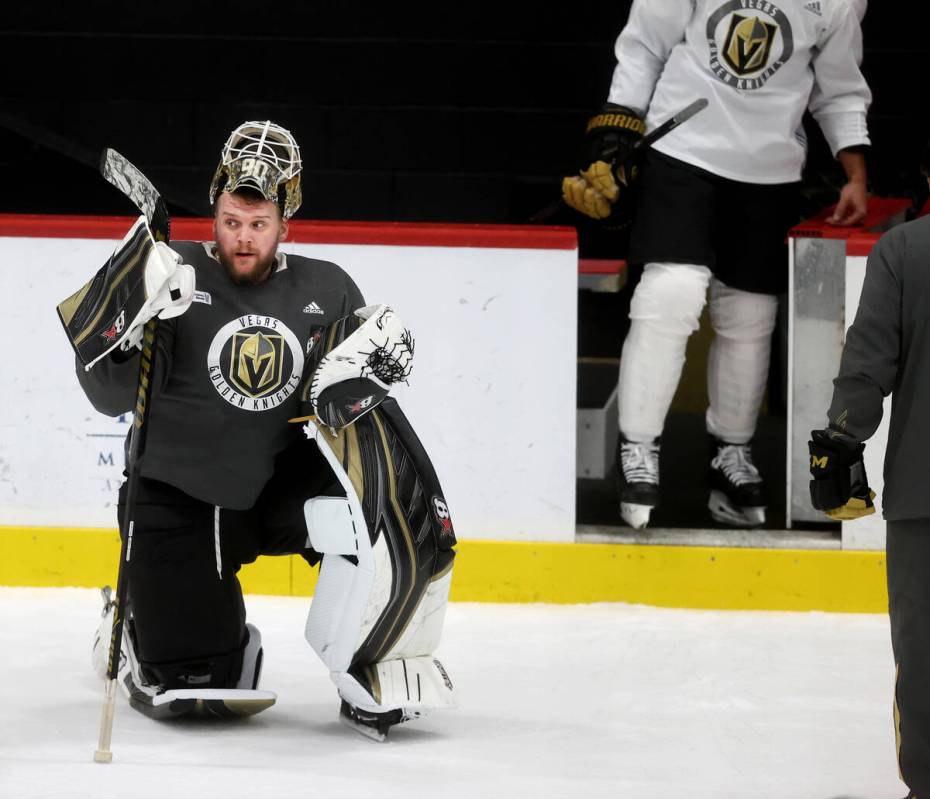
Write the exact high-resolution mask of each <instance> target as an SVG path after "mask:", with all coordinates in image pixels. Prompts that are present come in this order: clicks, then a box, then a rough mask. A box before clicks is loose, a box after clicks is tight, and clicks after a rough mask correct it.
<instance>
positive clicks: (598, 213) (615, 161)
mask: <svg viewBox="0 0 930 799" xmlns="http://www.w3.org/2000/svg"><path fill="white" fill-rule="evenodd" d="M645 130H646V126H645V124H644V123H643V120H642V118H641V117H640V116H639V114H637V113H636V112H635V111H632V110H631V109H629V108H626V107H625V106H622V105H615V104H614V103H607V105H605V106H604V108H603V109H602V110H601V112H600V113H599V114H597V115H596V116H594V117H592V118H591V119H590V120H589V121H588V125H587V128H586V134H587V137H586V146H585V151H586V152H585V157H584V159H583V163H584V164H585V167H584V168H583V169H582V170H581V171H580V172H579V174H578V175H571V176H569V177H566V178H563V179H562V199H563V200H565V203H566V204H567V205H569V206H570V207H572V208H574V209H575V210H576V211H580V212H581V213H583V214H584V215H585V216H589V217H591V218H592V219H608V218H609V219H610V220H611V222H612V226H616V227H621V226H622V225H623V224H626V223H628V222H629V219H630V210H631V204H630V202H629V199H630V196H629V195H630V192H629V189H630V187H631V185H632V183H633V181H634V180H635V178H636V165H635V164H626V163H624V160H625V159H626V157H627V156H628V155H629V153H630V151H631V150H632V149H633V147H634V145H635V144H636V142H638V141H639V140H640V139H641V138H642V137H643V133H644V132H645Z"/></svg>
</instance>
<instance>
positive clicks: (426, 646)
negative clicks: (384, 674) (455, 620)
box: [385, 570, 452, 660]
mask: <svg viewBox="0 0 930 799" xmlns="http://www.w3.org/2000/svg"><path fill="white" fill-rule="evenodd" d="M451 585H452V571H451V570H450V571H448V572H446V574H445V575H443V576H442V577H441V578H440V579H438V580H434V581H433V582H431V583H430V585H429V588H427V589H426V593H425V594H424V595H423V599H421V600H420V604H419V605H418V606H417V609H416V611H415V612H414V615H413V618H412V619H411V620H410V623H409V624H408V625H407V629H405V630H404V633H403V635H401V637H400V638H399V639H398V640H397V643H396V644H395V645H394V646H393V647H391V649H390V650H389V651H388V653H387V656H386V657H385V660H392V659H394V658H408V657H418V656H422V655H431V654H432V653H433V652H435V651H436V649H438V647H439V639H440V638H441V637H442V626H443V622H444V620H445V617H446V606H447V605H448V604H449V588H450V587H451Z"/></svg>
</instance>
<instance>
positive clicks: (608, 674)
mask: <svg viewBox="0 0 930 799" xmlns="http://www.w3.org/2000/svg"><path fill="white" fill-rule="evenodd" d="M247 606H248V609H249V618H250V620H251V621H252V622H254V623H255V624H257V625H258V627H259V628H260V629H261V631H262V637H263V641H264V645H265V672H264V677H263V680H262V687H265V688H269V689H271V690H274V691H276V692H277V693H278V704H277V705H276V706H275V707H273V708H271V709H270V710H268V711H266V712H265V713H263V714H262V715H260V716H256V717H253V718H251V719H248V720H244V721H236V722H217V721H213V722H210V721H200V722H196V721H174V722H155V721H152V720H150V719H148V718H146V717H144V716H141V715H140V714H138V713H136V712H135V711H133V710H132V709H130V708H129V706H128V704H127V703H126V702H125V700H123V698H122V696H121V697H120V701H119V704H118V707H117V714H116V722H115V726H114V731H113V752H114V760H113V763H112V764H110V765H101V764H96V763H94V762H92V756H93V752H94V749H95V747H96V743H97V732H98V725H99V715H100V706H101V699H102V694H103V686H102V683H101V682H100V681H98V679H97V678H96V676H95V675H94V673H93V672H92V670H91V667H90V645H91V639H92V636H93V631H94V629H95V628H96V625H97V620H98V613H99V607H100V602H99V593H98V592H96V591H91V590H83V589H13V588H2V589H0V708H2V715H0V797H2V799H31V798H32V797H43V798H45V797H74V798H75V799H79V798H80V797H93V799H102V798H103V797H113V799H130V797H132V798H133V799H135V797H142V798H143V799H146V798H147V797H152V799H173V797H193V798H194V799H206V798H207V797H223V798H224V799H227V798H235V799H238V798H239V797H248V799H254V798H255V797H259V798H260V797H310V798H311V799H343V797H346V798H349V799H351V798H352V797H377V799H394V798H395V797H396V798H397V799H400V798H401V797H403V798H404V799H412V797H425V799H432V798H433V797H441V798H443V799H446V798H448V799H494V798H496V797H514V798H515V799H516V798H518V797H531V798H532V799H548V798H549V797H552V798H553V799H554V798H555V797H559V798H560V799H561V798H562V797H564V798H565V799H576V798H578V799H583V798H584V797H611V799H640V798H642V799H683V798H684V797H687V798H688V799H695V798H703V797H707V799H729V798H730V797H732V798H733V799H737V798H738V799H756V797H767V798H768V797H771V798H772V799H783V798H785V799H787V798H789V797H790V798H796V799H839V798H840V797H843V798H844V799H847V798H849V799H859V798H860V797H861V799H866V798H868V799H899V797H901V796H902V795H903V794H904V793H905V790H904V789H903V788H902V786H901V783H899V782H898V779H897V768H896V765H895V754H894V731H893V727H892V716H891V696H892V684H893V679H894V666H893V663H892V657H891V651H890V642H889V634H888V622H887V619H886V618H885V617H883V616H878V615H875V616H868V615H832V614H822V613H809V614H802V613H761V612H713V611H688V610H662V609H654V608H645V607H636V606H627V605H618V604H602V605H583V606H547V605H480V604H453V605H451V606H450V608H449V612H448V616H447V620H446V629H445V635H444V638H443V642H442V646H441V648H440V651H439V653H438V654H439V656H440V658H441V659H442V661H443V663H444V664H445V665H446V667H447V669H448V671H449V675H450V677H451V678H452V680H453V682H455V684H456V688H457V690H458V692H459V704H460V707H459V708H458V709H457V710H454V711H448V712H445V713H442V714H439V713H437V714H435V715H433V716H430V717H429V718H427V719H424V720H421V721H418V722H411V723H408V724H405V725H402V726H401V727H398V728H396V729H395V730H394V731H393V733H392V736H391V740H390V741H389V742H388V743H386V744H377V743H373V742H372V741H369V740H367V739H364V738H362V737H361V736H359V735H358V734H357V733H355V732H353V731H351V730H349V729H347V728H346V727H344V726H342V725H341V724H339V723H338V722H337V712H338V701H337V698H336V694H335V689H334V688H333V686H332V684H331V683H330V681H329V677H328V675H327V674H326V671H325V669H324V668H323V666H322V665H321V664H320V663H319V662H318V661H317V660H316V656H315V655H314V654H313V652H312V651H311V650H310V648H309V646H307V644H306V643H305V642H304V639H303V626H304V620H305V616H306V611H307V606H308V601H307V600H304V599H293V598H283V597H247Z"/></svg>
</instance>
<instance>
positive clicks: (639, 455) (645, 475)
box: [620, 441, 659, 483]
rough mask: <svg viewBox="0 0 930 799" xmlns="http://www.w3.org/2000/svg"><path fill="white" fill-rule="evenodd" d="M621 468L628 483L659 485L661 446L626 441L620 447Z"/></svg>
mask: <svg viewBox="0 0 930 799" xmlns="http://www.w3.org/2000/svg"><path fill="white" fill-rule="evenodd" d="M620 466H621V467H622V468H623V478H624V480H626V481H627V482H628V483H658V482H659V445H658V444H649V443H641V442H638V441H624V442H623V443H622V444H621V445H620Z"/></svg>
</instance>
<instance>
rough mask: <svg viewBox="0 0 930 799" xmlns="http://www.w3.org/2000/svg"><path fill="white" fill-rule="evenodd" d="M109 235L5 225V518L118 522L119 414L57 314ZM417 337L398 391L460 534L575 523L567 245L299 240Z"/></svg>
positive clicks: (1, 504)
mask: <svg viewBox="0 0 930 799" xmlns="http://www.w3.org/2000/svg"><path fill="white" fill-rule="evenodd" d="M115 244H116V241H115V240H104V239H62V238H21V237H0V258H2V263H3V264H4V268H3V269H2V270H0V291H2V293H3V296H4V297H5V298H6V300H7V310H6V312H5V313H4V315H3V321H2V323H0V324H2V327H0V329H2V331H3V340H4V341H5V342H6V346H4V347H3V348H0V352H2V354H0V366H2V369H3V381H2V383H0V404H2V407H3V408H4V414H3V422H2V425H3V434H2V436H0V524H6V525H50V526H69V527H70V526H75V527H113V526H115V511H114V508H113V504H114V503H115V500H116V489H117V487H118V485H119V481H120V473H121V467H122V443H123V437H124V436H125V432H126V430H127V429H128V421H129V420H128V418H127V419H122V420H112V419H107V418H106V417H103V416H100V415H99V414H97V413H96V412H95V411H94V410H93V408H92V407H91V406H90V404H89V402H88V401H87V400H86V399H85V397H84V395H83V393H82V391H81V389H80V387H79V385H78V382H77V379H76V377H75V376H74V367H73V356H72V351H71V348H70V345H69V344H68V341H67V338H66V337H65V334H64V332H63V331H62V329H61V324H60V322H59V320H58V317H57V315H56V313H55V307H56V305H57V303H58V302H60V301H61V300H62V299H64V298H65V297H66V296H68V295H69V294H71V293H72V292H74V291H76V290H77V289H78V288H79V287H80V286H81V285H82V284H84V283H85V282H86V281H87V280H88V279H89V278H90V277H91V276H92V275H93V274H94V272H95V271H96V270H97V269H98V268H99V267H100V266H101V265H102V264H103V263H104V262H105V260H106V259H107V257H109V254H110V252H111V251H112V249H113V247H114V246H115ZM283 249H284V251H285V252H294V253H297V254H301V255H308V256H315V257H320V258H325V259H328V260H331V261H334V262H336V263H338V264H340V265H341V266H343V267H344V268H345V269H346V271H347V272H348V273H349V274H350V275H351V276H352V277H353V278H354V279H355V281H356V282H357V283H358V285H359V287H360V288H361V289H362V292H363V293H364V295H365V298H366V300H368V301H369V302H387V303H388V304H390V305H392V306H393V307H394V308H395V310H397V312H398V314H399V315H400V316H401V318H402V319H403V320H404V321H405V323H406V324H407V325H408V326H409V327H410V328H411V329H412V331H413V333H414V336H415V338H416V358H415V361H414V370H413V375H412V378H411V385H410V387H409V388H408V387H400V388H399V389H398V390H397V391H396V396H397V398H398V399H399V401H400V403H401V405H402V407H403V408H404V410H405V412H406V413H407V415H408V416H409V418H410V419H411V422H412V423H413V426H414V428H415V430H416V431H417V433H418V435H419V436H420V438H421V440H422V441H423V444H424V446H425V447H426V449H427V451H428V452H429V453H430V456H431V457H432V459H433V462H434V464H435V466H436V471H437V473H438V475H439V478H440V481H441V482H442V485H443V489H444V491H445V494H446V498H447V499H448V501H449V504H450V507H451V509H452V514H453V519H454V521H455V526H456V532H457V534H458V535H459V536H460V537H461V538H497V539H505V540H548V541H570V540H573V538H574V534H575V421H574V420H575V381H576V374H575V363H576V337H577V303H576V292H577V250H573V249H572V250H568V249H506V248H496V247H495V248H491V247H474V248H466V247H433V246H430V247H421V246H384V245H341V244H327V245H322V244H294V243H289V244H286V245H284V246H283Z"/></svg>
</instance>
